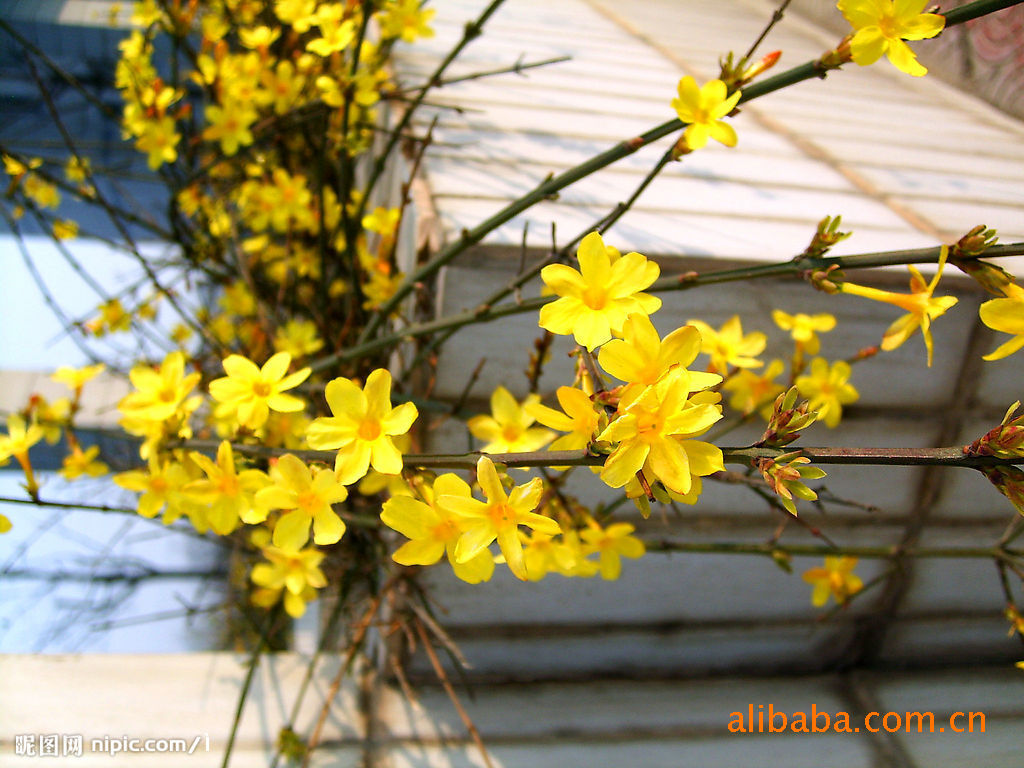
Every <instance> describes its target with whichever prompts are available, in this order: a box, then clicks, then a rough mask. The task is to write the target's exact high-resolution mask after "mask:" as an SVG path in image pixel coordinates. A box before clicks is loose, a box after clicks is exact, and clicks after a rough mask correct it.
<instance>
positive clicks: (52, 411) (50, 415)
mask: <svg viewBox="0 0 1024 768" xmlns="http://www.w3.org/2000/svg"><path fill="white" fill-rule="evenodd" d="M29 402H30V404H31V407H32V410H33V412H34V413H35V417H36V422H37V423H38V424H39V426H40V428H41V429H42V430H43V438H44V439H45V440H46V442H48V443H49V444H50V445H54V444H55V443H56V442H57V441H58V440H60V433H61V429H62V428H63V427H64V426H66V425H67V424H68V422H69V421H70V419H71V401H70V400H68V399H67V398H66V397H60V398H57V399H56V400H54V401H53V402H52V403H51V402H48V401H47V400H46V398H44V397H42V396H41V395H32V397H31V399H30V401H29Z"/></svg>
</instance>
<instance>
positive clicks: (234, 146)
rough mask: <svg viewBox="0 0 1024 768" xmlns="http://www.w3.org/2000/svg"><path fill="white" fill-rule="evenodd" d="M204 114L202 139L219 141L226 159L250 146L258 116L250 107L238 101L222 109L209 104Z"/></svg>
mask: <svg viewBox="0 0 1024 768" xmlns="http://www.w3.org/2000/svg"><path fill="white" fill-rule="evenodd" d="M205 114H206V123H207V126H206V128H205V129H203V139H204V140H205V141H219V142H220V148H221V151H222V152H223V153H224V154H225V155H227V156H228V157H231V156H232V155H234V154H235V153H237V152H238V148H239V147H243V146H248V145H249V144H252V142H253V137H252V131H251V130H250V126H251V125H252V124H253V123H255V122H256V118H257V117H258V116H257V114H256V110H254V109H253V108H252V107H251V106H249V105H247V104H244V103H241V102H239V101H236V102H232V103H228V104H225V105H224V106H222V107H221V106H217V105H216V104H211V105H209V106H207V107H206V113H205ZM151 157H152V156H151Z"/></svg>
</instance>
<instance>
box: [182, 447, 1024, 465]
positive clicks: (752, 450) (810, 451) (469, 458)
mask: <svg viewBox="0 0 1024 768" xmlns="http://www.w3.org/2000/svg"><path fill="white" fill-rule="evenodd" d="M179 445H180V447H183V448H194V449H197V450H205V451H215V450H216V449H217V447H218V446H219V445H220V442H219V441H217V440H183V441H181V443H180V444H179ZM176 447H178V446H176ZM232 448H233V449H234V450H235V451H236V452H237V453H240V454H244V455H248V456H261V457H271V456H280V455H282V454H285V453H291V454H293V455H295V456H297V457H299V458H301V459H305V460H307V461H322V462H325V463H332V462H333V461H334V459H335V457H336V456H337V452H336V451H309V450H289V449H287V448H271V447H268V446H265V445H232ZM794 451H799V453H800V455H802V456H806V457H807V458H808V459H810V461H811V463H812V464H866V465H873V466H943V467H968V468H972V469H977V468H980V467H992V466H999V465H1003V466H1006V465H1014V464H1024V456H1018V457H1015V458H1012V459H1000V458H997V457H994V456H967V455H965V454H964V449H963V447H962V446H953V447H950V448H831V447H808V448H803V447H787V448H786V449H781V448H759V447H746V448H734V447H726V448H722V454H723V458H724V461H725V463H726V464H743V465H746V466H750V465H751V464H752V463H753V462H755V461H758V460H759V459H775V458H778V457H779V456H782V455H784V454H788V453H793V452H794ZM484 455H486V456H487V457H488V458H489V459H491V461H493V462H494V463H495V464H504V465H505V466H507V467H551V466H559V467H560V466H569V467H580V466H587V467H594V466H601V465H603V464H604V461H605V457H604V456H601V455H594V454H591V453H588V452H587V451H586V450H575V451H530V452H526V453H488V454H482V453H479V452H467V453H449V454H422V453H407V454H405V457H404V461H405V466H406V467H410V468H412V467H415V468H420V469H473V468H474V467H476V463H477V461H478V460H479V459H480V457H481V456H484Z"/></svg>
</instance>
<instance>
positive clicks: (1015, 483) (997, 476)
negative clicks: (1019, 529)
mask: <svg viewBox="0 0 1024 768" xmlns="http://www.w3.org/2000/svg"><path fill="white" fill-rule="evenodd" d="M981 472H982V474H984V475H985V477H987V478H988V480H989V482H990V483H992V485H994V486H995V487H996V490H997V491H999V492H1000V493H1001V494H1003V496H1005V497H1006V498H1008V499H1009V500H1010V503H1011V504H1013V506H1014V507H1016V509H1017V511H1018V512H1020V513H1021V514H1022V515H1024V470H1021V468H1020V467H1014V466H1012V465H1007V464H1000V465H997V466H994V467H982V469H981Z"/></svg>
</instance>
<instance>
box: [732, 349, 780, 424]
mask: <svg viewBox="0 0 1024 768" xmlns="http://www.w3.org/2000/svg"><path fill="white" fill-rule="evenodd" d="M785 367H786V366H785V365H784V364H783V362H782V361H781V360H779V359H778V358H776V359H775V360H772V361H771V362H770V363H768V367H767V368H765V370H764V373H760V374H758V373H754V372H753V371H750V370H746V369H740V370H739V371H737V372H736V373H735V374H733V375H732V376H730V377H729V378H728V379H727V380H726V382H725V384H723V385H722V389H724V390H725V391H726V392H731V393H732V397H731V398H730V399H729V406H730V407H731V408H735V409H736V410H737V411H739V412H740V413H742V414H744V415H746V414H748V413H753V412H754V411H758V412H759V413H760V414H761V416H762V417H763V418H765V419H768V418H769V417H771V415H772V403H773V402H775V398H776V396H778V394H779V393H780V392H782V389H783V387H782V385H781V384H776V383H775V379H776V378H777V377H778V375H779V374H780V373H782V372H783V370H785Z"/></svg>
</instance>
